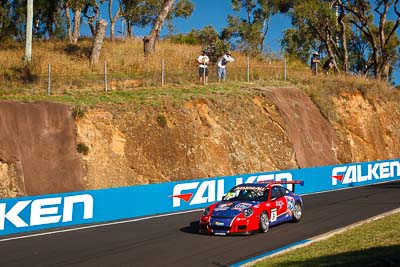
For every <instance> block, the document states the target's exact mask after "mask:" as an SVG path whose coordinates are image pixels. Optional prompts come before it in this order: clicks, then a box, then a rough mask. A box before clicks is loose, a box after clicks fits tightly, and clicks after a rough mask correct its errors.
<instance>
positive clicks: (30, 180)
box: [0, 102, 85, 197]
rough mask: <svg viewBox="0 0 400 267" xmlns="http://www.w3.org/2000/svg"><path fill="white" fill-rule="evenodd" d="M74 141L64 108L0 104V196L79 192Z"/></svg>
mask: <svg viewBox="0 0 400 267" xmlns="http://www.w3.org/2000/svg"><path fill="white" fill-rule="evenodd" d="M75 136H76V134H75V125H74V120H73V117H72V115H71V111H70V109H69V107H68V106H66V105H61V104H55V103H46V102H38V103H21V102H0V194H1V195H2V197H16V196H21V195H38V194H49V193H57V192H68V191H76V190H82V189H84V188H85V185H84V183H83V180H82V178H83V177H84V173H83V164H82V161H81V159H80V157H79V154H78V153H77V151H76V142H75Z"/></svg>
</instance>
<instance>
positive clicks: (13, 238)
mask: <svg viewBox="0 0 400 267" xmlns="http://www.w3.org/2000/svg"><path fill="white" fill-rule="evenodd" d="M395 181H397V180H390V181H384V182H378V183H374V184H366V185H361V186H355V187H346V188H339V189H335V190H330V191H323V192H315V193H308V194H301V196H306V195H315V194H323V193H328V192H333V191H339V190H346V189H353V188H358V187H366V186H371V185H376V184H384V183H390V182H395ZM201 210H203V209H195V210H188V211H181V212H174V213H167V214H160V215H154V216H149V217H143V218H136V219H131V220H124V221H117V222H111V223H103V224H95V225H88V226H81V227H76V228H69V229H65V230H56V231H50V232H42V233H37V234H30V235H24V236H15V237H9V238H4V239H0V242H5V241H11V240H17V239H26V238H32V237H38V236H45V235H53V234H60V233H66V232H74V231H79V230H85V229H90V228H98V227H104V226H110V225H117V224H124V223H131V222H138V221H144V220H150V219H156V218H162V217H167V216H174V215H179V214H185V213H191V212H197V211H201Z"/></svg>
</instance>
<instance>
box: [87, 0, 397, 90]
mask: <svg viewBox="0 0 400 267" xmlns="http://www.w3.org/2000/svg"><path fill="white" fill-rule="evenodd" d="M115 2H117V1H114V3H115ZM192 2H193V3H194V5H195V9H194V12H193V14H192V16H191V17H189V18H188V19H182V18H179V19H174V22H173V24H174V26H175V33H183V34H185V33H188V32H190V31H191V30H192V29H197V30H200V29H203V28H204V27H205V26H207V25H211V26H213V27H214V28H215V29H216V30H217V32H221V31H222V29H223V28H224V27H225V26H227V17H228V15H229V14H237V13H236V12H234V11H232V9H231V1H230V0H192ZM103 6H104V7H105V6H106V5H103ZM105 8H106V7H105ZM107 12H108V11H107V10H102V12H101V13H102V14H103V16H104V19H106V20H108V15H107V14H108V13H107ZM114 14H115V13H114ZM124 27H125V25H124V24H123V23H122V21H121V20H118V22H117V24H116V28H115V30H116V32H117V34H120V32H121V31H122V32H123V31H124ZM290 27H291V19H290V17H288V16H286V15H281V14H278V15H275V16H273V17H272V18H271V22H270V28H269V32H268V35H267V37H266V40H265V48H266V49H267V50H272V51H273V52H275V53H276V54H279V53H280V52H281V46H280V42H281V39H282V37H283V32H284V31H285V30H286V29H288V28H290ZM165 28H166V27H164V30H163V31H162V33H161V35H163V34H164V35H165V34H166V29H165ZM85 32H87V33H88V32H89V30H88V28H87V26H86V28H85V26H84V29H83V33H85ZM149 32H150V28H149V27H147V28H145V29H139V28H137V27H135V28H134V30H133V33H134V35H135V36H145V35H147V34H148V33H149ZM397 32H398V33H399V34H400V30H398V31H397ZM394 79H395V84H396V85H400V69H397V70H396V71H395V75H394Z"/></svg>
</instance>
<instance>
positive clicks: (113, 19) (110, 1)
mask: <svg viewBox="0 0 400 267" xmlns="http://www.w3.org/2000/svg"><path fill="white" fill-rule="evenodd" d="M112 7H113V0H108V16H109V17H110V38H111V41H114V40H115V23H116V22H117V19H118V18H119V17H120V15H121V7H122V0H118V8H117V11H116V12H115V15H114V16H113V12H112Z"/></svg>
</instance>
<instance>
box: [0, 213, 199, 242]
mask: <svg viewBox="0 0 400 267" xmlns="http://www.w3.org/2000/svg"><path fill="white" fill-rule="evenodd" d="M201 210H203V209H196V210H189V211H181V212H174V213H168V214H160V215H154V216H149V217H143V218H137V219H131V220H125V221H117V222H111V223H103V224H96V225H87V226H81V227H76V228H70V229H64V230H57V231H50V232H43V233H37V234H31V235H24V236H15V237H10V238H4V239H0V242H5V241H11V240H17V239H26V238H32V237H38V236H45V235H53V234H60V233H66V232H74V231H79V230H85V229H90V228H98V227H104V226H110V225H117V224H124V223H131V222H138V221H144V220H150V219H156V218H162V217H167V216H175V215H179V214H185V213H191V212H198V211H201Z"/></svg>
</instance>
